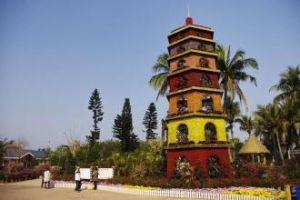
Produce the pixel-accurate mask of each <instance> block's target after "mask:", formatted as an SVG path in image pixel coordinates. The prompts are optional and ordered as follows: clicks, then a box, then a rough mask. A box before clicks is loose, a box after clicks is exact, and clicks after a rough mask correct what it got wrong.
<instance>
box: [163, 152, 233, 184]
mask: <svg viewBox="0 0 300 200" xmlns="http://www.w3.org/2000/svg"><path fill="white" fill-rule="evenodd" d="M166 154H167V177H168V178H170V177H172V176H173V175H174V169H175V163H176V160H177V159H178V158H179V157H181V158H182V157H185V158H186V159H187V161H188V162H189V164H190V166H191V167H196V166H197V165H199V164H200V166H201V169H202V174H203V176H204V177H209V171H208V166H207V159H208V158H209V157H211V156H213V157H216V158H217V159H218V162H219V166H220V170H221V171H222V172H223V173H224V174H226V176H227V177H232V167H231V164H230V155H229V154H230V152H229V148H216V149H212V148H194V149H169V150H167V153H166Z"/></svg>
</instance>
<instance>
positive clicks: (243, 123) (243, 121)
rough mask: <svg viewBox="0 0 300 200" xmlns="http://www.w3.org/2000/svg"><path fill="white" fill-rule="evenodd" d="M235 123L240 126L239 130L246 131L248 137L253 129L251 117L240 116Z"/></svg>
mask: <svg viewBox="0 0 300 200" xmlns="http://www.w3.org/2000/svg"><path fill="white" fill-rule="evenodd" d="M236 122H238V123H239V124H240V130H242V131H246V132H247V133H248V135H250V134H251V132H252V130H253V129H254V120H253V119H252V117H251V116H247V115H241V117H239V118H238V119H237V120H236Z"/></svg>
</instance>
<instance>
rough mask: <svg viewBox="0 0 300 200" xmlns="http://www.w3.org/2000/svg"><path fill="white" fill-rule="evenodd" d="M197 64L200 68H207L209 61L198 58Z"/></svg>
mask: <svg viewBox="0 0 300 200" xmlns="http://www.w3.org/2000/svg"><path fill="white" fill-rule="evenodd" d="M199 64H200V67H203V68H208V64H209V61H208V60H207V59H206V58H200V60H199Z"/></svg>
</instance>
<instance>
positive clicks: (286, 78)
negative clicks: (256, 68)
mask: <svg viewBox="0 0 300 200" xmlns="http://www.w3.org/2000/svg"><path fill="white" fill-rule="evenodd" d="M273 89H275V90H277V91H279V92H280V94H279V95H277V96H276V97H275V101H279V100H285V99H289V98H291V99H292V100H293V102H292V103H294V102H296V101H299V99H300V65H298V66H296V67H294V66H290V67H288V70H287V71H286V72H283V73H281V74H280V80H279V83H278V84H276V85H274V86H272V87H271V89H270V90H273Z"/></svg>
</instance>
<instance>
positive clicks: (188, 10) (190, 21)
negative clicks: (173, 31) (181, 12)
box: [185, 1, 193, 25]
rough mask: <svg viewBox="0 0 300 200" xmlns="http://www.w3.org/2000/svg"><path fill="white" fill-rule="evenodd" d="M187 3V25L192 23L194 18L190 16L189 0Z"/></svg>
mask: <svg viewBox="0 0 300 200" xmlns="http://www.w3.org/2000/svg"><path fill="white" fill-rule="evenodd" d="M186 4H187V17H186V19H185V24H186V25H192V24H193V18H191V17H190V6H189V1H186Z"/></svg>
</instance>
